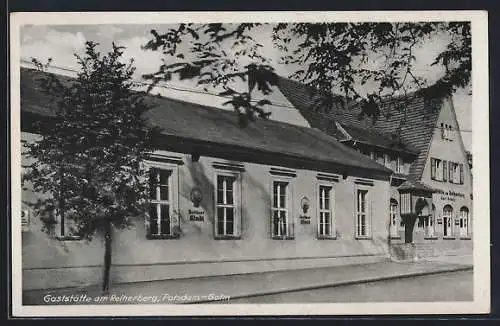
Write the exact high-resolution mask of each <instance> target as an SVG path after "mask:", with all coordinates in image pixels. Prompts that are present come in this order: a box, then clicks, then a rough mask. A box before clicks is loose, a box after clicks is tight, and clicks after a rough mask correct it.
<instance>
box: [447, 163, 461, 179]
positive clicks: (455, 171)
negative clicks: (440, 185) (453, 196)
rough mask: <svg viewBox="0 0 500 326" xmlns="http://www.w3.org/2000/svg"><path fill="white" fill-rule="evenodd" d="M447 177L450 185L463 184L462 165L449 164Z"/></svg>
mask: <svg viewBox="0 0 500 326" xmlns="http://www.w3.org/2000/svg"><path fill="white" fill-rule="evenodd" d="M448 172H449V177H448V181H449V182H451V183H456V184H463V182H464V165H463V164H461V163H460V164H459V163H455V162H449V169H448Z"/></svg>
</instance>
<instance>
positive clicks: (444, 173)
mask: <svg viewBox="0 0 500 326" xmlns="http://www.w3.org/2000/svg"><path fill="white" fill-rule="evenodd" d="M447 168H448V162H447V161H443V181H446V178H447V175H448V171H447ZM450 180H451V179H450Z"/></svg>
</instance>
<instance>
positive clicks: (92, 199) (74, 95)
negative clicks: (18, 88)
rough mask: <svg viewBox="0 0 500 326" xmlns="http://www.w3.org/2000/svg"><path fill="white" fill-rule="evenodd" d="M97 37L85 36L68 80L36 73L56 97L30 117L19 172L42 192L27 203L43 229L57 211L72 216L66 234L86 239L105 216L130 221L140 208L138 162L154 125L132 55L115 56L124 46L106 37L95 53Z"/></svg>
mask: <svg viewBox="0 0 500 326" xmlns="http://www.w3.org/2000/svg"><path fill="white" fill-rule="evenodd" d="M97 45H98V44H97V43H93V42H87V43H86V52H85V55H84V56H82V57H80V56H77V60H78V63H79V65H80V68H81V70H80V72H79V73H78V75H77V78H76V79H75V80H73V82H70V83H68V82H65V81H64V80H63V79H61V78H60V77H56V76H55V75H52V74H48V73H44V74H42V75H43V76H44V77H43V78H42V79H41V80H40V81H39V82H40V85H41V88H42V89H43V90H44V91H45V92H46V93H47V94H49V95H50V96H51V98H53V100H54V102H55V105H54V106H53V107H54V110H53V116H52V117H51V118H50V119H49V120H41V121H39V122H38V123H37V125H36V130H35V132H36V133H38V134H40V135H42V138H41V140H39V141H36V142H33V143H29V144H28V145H27V155H28V157H32V158H34V160H33V163H32V164H31V165H30V166H29V168H28V171H27V173H26V174H25V176H24V180H26V181H29V182H30V183H31V184H32V186H33V190H34V191H35V192H38V193H43V194H45V196H43V198H41V199H39V200H38V202H37V203H36V205H35V207H34V209H35V212H36V213H38V215H39V216H41V219H42V221H43V222H44V225H45V227H46V230H47V231H49V232H50V231H51V230H53V228H54V227H55V225H56V224H55V220H56V219H55V216H56V215H59V216H63V217H64V220H66V221H71V225H72V230H71V232H72V234H74V235H79V236H82V237H83V238H85V239H87V240H91V239H92V237H93V235H94V234H95V233H96V232H100V231H101V232H103V231H104V229H105V228H106V225H107V224H108V223H109V222H110V223H111V224H112V225H114V226H115V227H118V228H123V227H127V226H130V225H131V224H132V217H134V216H137V215H142V214H143V212H144V211H145V210H144V205H145V203H146V199H147V186H148V184H147V181H146V180H147V179H146V176H145V175H144V171H143V168H142V166H141V162H143V160H144V159H145V157H146V155H147V153H148V152H151V151H152V150H154V148H153V146H152V139H153V137H154V135H155V134H156V133H157V130H156V129H151V128H148V127H147V126H146V123H145V119H144V116H143V114H144V113H145V112H146V111H147V110H148V109H149V107H148V105H147V104H146V103H145V102H144V99H145V92H138V91H134V87H135V85H134V83H133V81H132V75H133V73H134V70H135V68H134V67H133V61H131V62H130V63H128V64H124V63H122V62H121V61H120V59H121V57H122V54H123V47H119V46H116V45H115V44H113V47H112V50H111V51H110V52H108V53H107V54H105V55H101V53H100V52H98V51H97V49H96V47H97ZM33 62H34V63H35V64H36V65H37V67H38V68H39V69H42V70H43V69H44V66H43V65H41V64H40V62H38V61H37V60H36V59H33ZM48 131H50V132H48Z"/></svg>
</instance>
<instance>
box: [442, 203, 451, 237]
mask: <svg viewBox="0 0 500 326" xmlns="http://www.w3.org/2000/svg"><path fill="white" fill-rule="evenodd" d="M452 232H453V207H451V205H445V206H444V207H443V236H444V237H452V236H453V234H452Z"/></svg>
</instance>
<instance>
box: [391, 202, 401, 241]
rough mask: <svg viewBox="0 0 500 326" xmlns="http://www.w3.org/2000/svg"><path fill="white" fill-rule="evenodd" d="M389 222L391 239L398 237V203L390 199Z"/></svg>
mask: <svg viewBox="0 0 500 326" xmlns="http://www.w3.org/2000/svg"><path fill="white" fill-rule="evenodd" d="M389 220H390V223H391V226H390V234H391V237H397V236H399V234H398V228H399V226H400V221H399V220H400V218H399V205H398V201H397V200H396V199H394V198H391V200H390V203H389Z"/></svg>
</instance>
